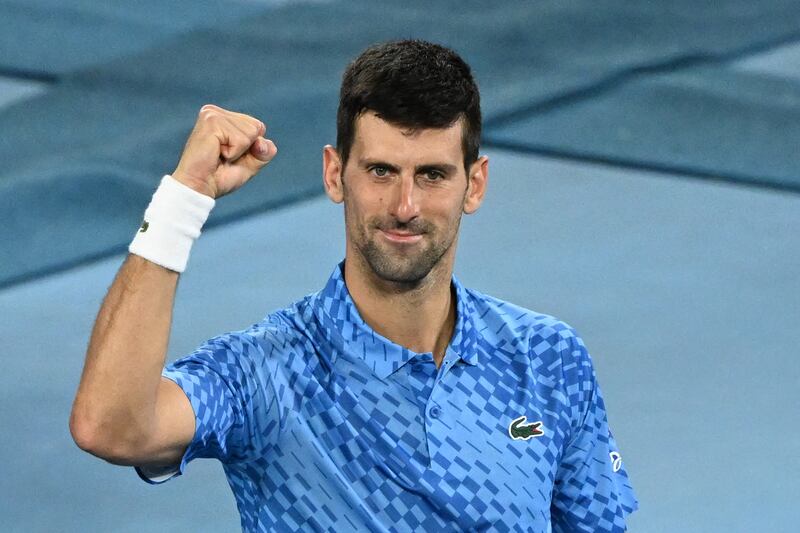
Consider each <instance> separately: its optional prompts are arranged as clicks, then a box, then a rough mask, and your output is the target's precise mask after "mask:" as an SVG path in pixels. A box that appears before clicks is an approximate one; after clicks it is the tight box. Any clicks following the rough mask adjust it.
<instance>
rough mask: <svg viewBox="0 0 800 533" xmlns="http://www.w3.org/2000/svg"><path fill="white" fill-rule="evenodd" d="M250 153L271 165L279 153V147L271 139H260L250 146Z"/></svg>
mask: <svg viewBox="0 0 800 533" xmlns="http://www.w3.org/2000/svg"><path fill="white" fill-rule="evenodd" d="M249 153H250V155H252V156H253V157H255V158H256V159H258V160H259V161H263V162H264V163H265V164H266V163H269V162H270V161H271V160H272V158H274V157H275V155H276V154H277V153H278V147H277V146H275V143H274V142H272V141H271V140H270V139H265V138H264V137H259V138H258V139H256V141H255V142H254V143H253V144H252V145H251V146H250V150H249Z"/></svg>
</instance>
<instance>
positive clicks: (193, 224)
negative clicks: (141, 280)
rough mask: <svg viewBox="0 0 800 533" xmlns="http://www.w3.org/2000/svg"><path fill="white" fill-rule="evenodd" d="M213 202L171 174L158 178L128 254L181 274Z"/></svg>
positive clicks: (210, 198)
mask: <svg viewBox="0 0 800 533" xmlns="http://www.w3.org/2000/svg"><path fill="white" fill-rule="evenodd" d="M215 203H216V202H215V200H214V199H213V198H212V197H210V196H208V195H206V194H203V193H201V192H199V191H197V190H195V189H193V188H192V187H189V186H188V185H186V184H184V183H181V182H180V181H178V180H176V179H174V178H173V177H172V176H170V175H166V176H164V177H163V178H162V179H161V183H160V185H159V186H158V189H156V192H155V193H154V194H153V199H152V200H151V201H150V205H149V206H148V207H147V209H146V210H145V213H144V220H143V221H142V225H141V227H140V228H139V231H137V232H136V235H135V236H134V238H133V241H132V242H131V244H130V246H129V247H128V251H130V253H132V254H135V255H138V256H140V257H143V258H145V259H147V260H148V261H151V262H153V263H155V264H157V265H161V266H163V267H164V268H168V269H170V270H174V271H175V272H183V271H184V270H185V269H186V264H187V262H188V261H189V253H190V252H191V248H192V244H194V241H195V240H196V239H197V237H199V236H200V231H201V229H202V227H203V224H204V223H205V221H206V220H207V219H208V215H209V214H210V213H211V209H213V207H214V204H215Z"/></svg>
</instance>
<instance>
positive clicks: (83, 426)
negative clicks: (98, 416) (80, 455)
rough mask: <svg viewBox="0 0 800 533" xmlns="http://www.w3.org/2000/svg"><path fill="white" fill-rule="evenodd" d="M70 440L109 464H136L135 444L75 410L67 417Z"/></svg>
mask: <svg viewBox="0 0 800 533" xmlns="http://www.w3.org/2000/svg"><path fill="white" fill-rule="evenodd" d="M69 431H70V434H71V435H72V440H73V441H75V444H76V445H77V446H78V448H80V449H81V450H83V451H85V452H87V453H89V454H91V455H94V456H95V457H99V458H100V459H103V460H105V461H108V462H109V463H111V464H115V465H121V466H131V465H133V464H136V459H137V458H136V457H135V453H134V451H135V450H136V448H137V446H135V445H134V444H132V443H131V442H129V440H128V439H126V438H120V437H119V436H118V435H114V432H113V431H109V430H108V429H107V428H103V427H101V426H100V425H98V424H96V423H93V422H91V421H89V420H87V417H85V416H81V415H80V414H78V413H76V412H75V411H73V412H72V414H71V415H70V419H69Z"/></svg>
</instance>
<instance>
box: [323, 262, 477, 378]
mask: <svg viewBox="0 0 800 533" xmlns="http://www.w3.org/2000/svg"><path fill="white" fill-rule="evenodd" d="M452 285H453V287H455V293H456V325H455V328H454V330H453V337H452V339H450V344H449V345H448V348H447V350H448V352H451V351H452V352H453V355H454V356H455V357H457V358H458V359H459V360H461V361H463V362H464V363H466V364H468V365H477V364H478V352H477V331H476V329H475V325H474V322H473V314H474V307H473V306H472V303H471V301H470V299H469V296H468V294H467V291H466V289H465V288H464V286H463V285H461V283H460V282H459V281H458V279H456V277H455V275H453V277H452ZM316 296H317V298H318V301H317V304H316V305H315V306H314V313H315V314H316V315H317V319H318V321H319V323H320V325H321V326H322V331H323V334H324V335H326V337H327V340H328V341H329V342H330V343H331V344H332V345H333V347H335V348H337V349H339V350H340V351H342V353H345V354H347V355H350V356H353V355H354V356H358V357H360V358H362V359H363V360H364V361H365V362H366V363H367V366H369V367H370V368H371V369H372V370H373V372H375V374H376V375H377V376H378V377H380V378H381V379H384V378H386V377H388V376H389V375H390V374H392V373H393V372H395V371H396V370H397V369H398V368H400V367H401V366H403V365H404V364H406V363H407V362H408V361H409V360H410V359H411V358H413V357H414V356H415V355H417V354H416V353H415V352H412V351H411V350H409V349H407V348H404V347H403V346H400V345H399V344H395V343H394V342H392V341H390V340H389V339H386V338H385V337H383V336H381V335H380V334H378V333H376V332H375V330H373V329H372V328H371V327H370V326H369V325H368V324H367V323H366V322H364V320H363V319H362V318H361V315H360V314H359V312H358V309H356V306H355V304H354V303H353V299H352V298H351V297H350V292H349V291H348V290H347V285H346V284H345V281H344V261H342V262H341V263H339V264H338V265H337V266H336V268H334V269H333V273H332V274H331V277H330V278H329V279H328V283H327V284H326V285H325V288H323V289H322V290H321V291H320V292H319V293H317V295H316Z"/></svg>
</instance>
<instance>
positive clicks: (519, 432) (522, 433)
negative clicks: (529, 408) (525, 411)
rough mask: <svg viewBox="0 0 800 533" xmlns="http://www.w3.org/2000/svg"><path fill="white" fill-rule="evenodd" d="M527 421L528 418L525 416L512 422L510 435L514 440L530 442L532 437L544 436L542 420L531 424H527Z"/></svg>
mask: <svg viewBox="0 0 800 533" xmlns="http://www.w3.org/2000/svg"><path fill="white" fill-rule="evenodd" d="M526 421H527V417H526V416H525V415H522V416H521V417H519V418H515V419H514V420H512V421H511V424H510V425H509V426H508V435H509V436H510V437H511V438H512V439H514V440H528V439H530V438H531V437H541V436H542V435H544V429H542V421H541V420H540V421H538V422H531V423H530V424H526V423H525V422H526Z"/></svg>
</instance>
